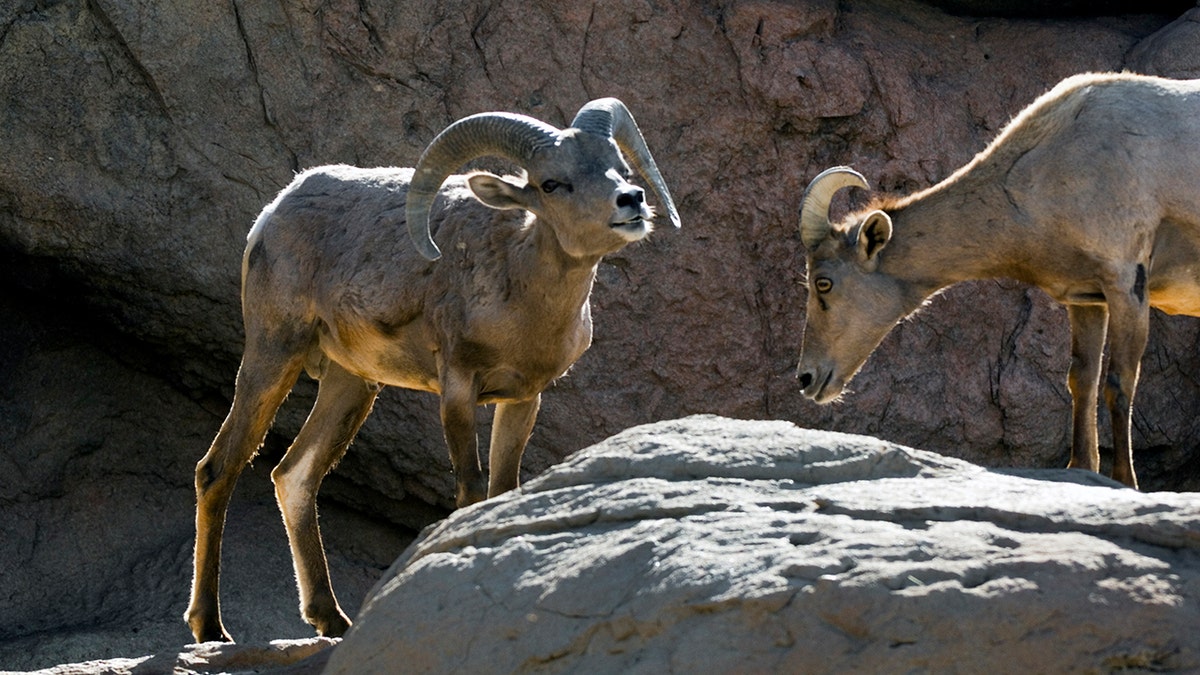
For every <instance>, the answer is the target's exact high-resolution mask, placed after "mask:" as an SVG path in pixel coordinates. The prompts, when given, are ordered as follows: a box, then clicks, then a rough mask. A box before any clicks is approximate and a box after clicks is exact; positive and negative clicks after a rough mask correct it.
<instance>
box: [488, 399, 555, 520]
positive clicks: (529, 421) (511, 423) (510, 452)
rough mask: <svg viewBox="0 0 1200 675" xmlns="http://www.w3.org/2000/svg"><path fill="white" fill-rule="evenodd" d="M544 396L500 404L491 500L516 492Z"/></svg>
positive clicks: (495, 419)
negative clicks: (500, 495)
mask: <svg viewBox="0 0 1200 675" xmlns="http://www.w3.org/2000/svg"><path fill="white" fill-rule="evenodd" d="M541 402H542V396H541V394H538V395H537V396H535V397H533V398H531V399H529V400H528V401H516V402H512V403H497V404H496V414H495V415H494V416H493V417H492V442H491V446H490V449H489V453H490V454H489V455H488V456H489V458H490V459H489V461H488V470H489V472H490V476H489V481H488V497H495V496H496V495H498V494H501V493H504V492H508V491H509V490H513V489H516V487H517V485H519V484H520V482H521V455H522V454H523V453H524V452H525V444H526V443H528V442H529V434H530V433H532V432H533V423H534V422H535V421H536V420H537V414H538V408H539V407H540V405H541Z"/></svg>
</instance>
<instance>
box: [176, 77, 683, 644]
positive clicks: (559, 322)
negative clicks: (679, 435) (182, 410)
mask: <svg viewBox="0 0 1200 675" xmlns="http://www.w3.org/2000/svg"><path fill="white" fill-rule="evenodd" d="M622 153H624V156H625V157H627V158H628V160H629V162H630V164H632V166H633V169H635V170H636V171H637V172H638V173H639V174H640V175H641V176H642V177H643V178H644V179H645V181H646V182H647V183H648V184H649V185H650V187H651V188H652V189H653V190H654V192H655V194H656V196H657V198H658V201H659V202H660V205H661V206H662V208H664V209H665V210H666V215H667V217H668V218H669V219H670V221H671V223H672V224H673V225H674V226H675V227H679V216H678V214H677V212H676V210H675V206H674V203H673V202H672V201H671V195H670V193H669V192H668V190H667V186H666V184H665V183H664V181H663V179H662V176H661V175H660V174H659V171H658V168H657V166H656V165H655V163H654V159H653V158H652V157H651V155H650V152H649V150H648V149H647V148H646V142H645V140H644V139H643V138H642V135H641V132H640V131H639V130H638V127H637V124H636V123H635V122H634V120H633V117H632V116H630V114H629V111H628V110H626V108H625V106H624V105H623V104H622V103H621V102H620V101H618V100H616V99H599V100H595V101H592V102H590V103H588V104H587V105H585V106H584V107H583V108H582V109H581V110H580V111H579V113H578V114H577V115H576V117H575V119H574V121H573V122H572V123H571V127H570V128H568V129H564V130H559V129H557V128H555V127H553V126H550V125H547V124H544V123H542V122H539V121H538V120H535V119H532V118H529V117H525V116H521V115H511V114H505V113H484V114H479V115H473V116H471V117H467V118H464V119H462V120H459V121H458V122H455V123H454V124H452V125H451V126H449V127H448V128H446V130H444V131H443V132H442V133H441V134H439V135H438V137H437V138H435V139H434V140H433V142H432V143H431V144H430V146H429V148H428V149H426V151H425V153H424V154H423V155H422V156H421V159H420V161H419V162H418V164H417V167H416V169H413V170H408V169H396V168H381V169H360V168H354V167H349V166H328V167H321V168H317V169H312V170H309V171H306V172H304V173H302V174H300V175H299V176H297V177H296V179H295V180H294V181H293V182H292V184H291V185H289V186H288V187H287V188H285V189H284V190H283V191H282V192H281V193H280V194H279V196H278V197H277V198H276V199H275V201H273V202H271V203H270V204H269V205H268V206H267V207H266V208H265V209H264V210H263V212H262V214H261V215H259V217H258V219H257V221H255V223H254V227H253V228H252V229H251V230H250V234H249V237H248V243H247V245H246V253H245V256H244V258H243V261H242V313H243V320H244V323H245V330H246V344H245V351H244V353H243V355H242V364H241V368H240V369H239V371H238V375H237V383H236V388H235V391H234V397H233V405H232V407H231V409H230V411H229V416H228V417H227V418H226V419H225V422H224V423H223V424H222V425H221V429H220V431H219V432H218V433H217V436H216V438H215V439H214V440H213V443H212V447H211V448H210V449H209V451H208V453H207V454H206V455H205V456H204V458H203V459H201V460H200V462H199V464H197V466H196V549H195V577H194V579H193V583H192V597H191V604H190V606H189V608H188V611H187V614H186V619H187V622H188V624H189V625H190V626H191V629H192V633H193V634H194V635H195V637H196V639H197V640H199V641H205V640H230V639H231V638H230V637H229V633H227V632H226V630H225V627H224V626H223V624H222V622H221V613H220V605H219V600H218V576H219V573H220V555H221V535H222V530H223V528H224V523H225V512H226V509H227V507H228V505H229V498H230V495H231V494H232V492H233V488H234V484H235V483H236V481H237V477H238V474H239V473H240V472H241V470H242V468H243V467H244V466H245V465H246V463H247V462H248V461H249V460H250V459H251V458H252V457H253V456H254V454H255V452H256V451H257V449H258V447H259V446H260V445H261V444H262V442H263V438H264V437H265V435H266V433H267V430H268V428H269V427H270V426H271V421H272V419H273V418H274V416H275V412H276V410H277V409H278V408H279V406H280V404H281V403H282V402H283V400H284V398H285V397H286V396H287V395H288V392H289V391H290V390H291V389H292V386H293V385H294V384H295V382H296V379H297V377H298V376H299V374H300V371H301V370H306V371H307V372H308V373H309V374H310V375H311V376H313V377H314V378H316V379H318V380H319V381H320V386H319V389H318V392H317V400H316V403H315V404H314V406H313V409H312V412H311V413H310V414H309V417H308V420H307V421H306V422H305V423H304V426H303V427H302V428H301V429H300V433H299V435H297V436H296V439H295V441H294V442H293V443H292V446H291V447H290V448H289V449H288V451H287V454H286V455H285V456H284V457H283V459H282V460H281V461H280V462H279V465H278V466H277V467H275V469H274V470H273V471H272V472H271V479H272V481H274V483H275V492H276V496H277V498H278V501H279V508H280V511H282V513H283V520H284V525H285V527H286V528H287V535H288V541H289V543H290V545H291V549H292V559H293V562H294V564H295V571H296V582H297V585H298V586H299V594H300V611H301V614H302V615H303V616H304V618H305V620H306V621H308V622H309V623H311V624H312V625H313V626H315V627H316V630H317V632H318V633H320V634H321V635H327V636H337V635H341V634H342V633H343V632H345V630H346V629H347V628H348V627H349V625H350V620H349V619H348V618H347V617H346V615H345V613H343V612H342V610H341V608H340V607H339V606H338V603H337V600H336V598H335V597H334V593H333V588H332V586H331V584H330V580H329V566H328V564H327V562H326V559H325V554H324V549H323V547H322V542H321V534H320V531H319V529H318V525H317V509H316V495H317V490H318V488H319V487H320V484H321V480H322V478H323V477H324V476H325V474H326V473H327V472H328V471H329V470H330V469H331V468H332V467H333V465H334V464H335V463H336V462H337V461H338V460H339V459H340V458H341V457H342V455H343V454H344V453H345V451H346V448H347V446H348V445H349V444H350V441H351V439H353V438H354V435H355V433H356V432H357V431H358V429H359V426H360V425H361V424H362V423H363V421H364V420H365V419H366V417H367V415H368V413H370V411H371V406H372V404H373V403H374V401H375V397H376V396H377V395H378V393H379V390H380V388H381V387H382V386H383V385H393V386H398V387H406V388H409V389H418V390H423V391H429V392H433V393H436V394H440V395H441V417H442V426H443V429H444V432H445V439H446V444H447V445H448V446H449V449H450V459H451V464H452V465H453V468H454V475H455V482H456V485H457V495H456V497H457V500H456V501H457V504H458V505H459V506H465V505H467V504H471V503H474V502H478V501H480V500H483V499H485V498H486V497H488V496H494V495H496V494H499V493H501V492H504V491H506V490H510V489H512V488H515V487H516V486H517V483H518V477H519V471H520V464H521V454H522V452H523V451H524V448H525V444H526V442H527V441H528V439H529V434H530V432H531V430H532V429H533V424H534V419H535V417H536V416H537V412H538V406H539V403H540V401H541V392H542V390H543V389H545V388H546V387H547V386H548V385H549V384H550V383H551V382H552V381H553V380H554V379H555V378H557V377H559V376H561V375H562V374H563V373H564V372H566V370H567V369H568V368H569V367H570V366H571V364H573V363H574V362H575V361H576V359H578V358H579V357H580V355H582V354H583V352H584V351H585V350H586V349H587V348H588V346H589V345H590V344H591V339H592V318H591V310H590V308H589V305H588V296H589V294H590V293H591V289H592V281H593V280H594V279H595V276H596V267H597V265H598V264H599V262H600V259H601V258H602V257H603V256H604V255H605V254H608V253H612V252H614V251H617V250H619V249H620V248H622V247H623V246H625V245H626V244H628V243H630V242H633V241H637V240H639V239H642V238H643V237H645V236H646V235H647V234H648V233H649V232H650V229H651V228H650V224H649V222H648V221H649V220H650V219H651V218H653V216H654V211H653V209H651V208H650V207H649V206H647V205H646V203H645V201H644V198H643V191H642V189H641V188H639V187H637V186H635V185H632V184H630V183H629V182H628V178H629V176H630V168H629V165H627V164H626V163H625V160H624V159H623V158H622ZM483 156H497V157H502V158H507V159H509V160H511V161H513V162H515V163H516V164H518V165H520V166H521V167H522V169H523V170H524V175H523V176H521V177H513V176H505V177H500V176H496V175H493V174H490V173H484V172H476V173H472V174H470V175H468V176H450V174H451V173H452V172H453V171H455V170H456V169H458V168H459V167H461V166H462V165H463V164H466V163H467V162H469V161H471V160H473V159H476V158H479V157H483ZM443 183H445V184H446V186H445V187H444V188H443V187H442V186H443ZM402 220H404V221H406V222H407V227H408V232H409V235H410V237H411V239H412V242H413V243H414V244H415V245H416V248H413V247H412V246H410V245H408V242H407V241H402V238H401V237H397V232H398V231H399V229H398V228H400V227H402V225H401V221H402ZM431 224H433V225H435V226H436V229H437V241H438V243H440V244H441V246H442V247H444V248H445V249H446V250H447V255H446V258H445V259H444V260H442V261H441V262H437V263H434V262H432V261H434V260H436V259H437V258H438V257H439V256H440V252H439V249H438V247H437V245H435V244H434V239H433V237H432V236H431V233H430V226H431ZM422 256H424V257H422ZM482 404H495V406H496V410H495V416H494V421H493V426H492V437H491V447H490V465H491V467H490V474H491V475H490V480H488V479H486V478H485V476H484V474H483V471H482V469H481V466H480V459H479V453H478V450H477V440H476V434H475V408H476V406H478V405H482Z"/></svg>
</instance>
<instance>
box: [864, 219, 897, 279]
mask: <svg viewBox="0 0 1200 675" xmlns="http://www.w3.org/2000/svg"><path fill="white" fill-rule="evenodd" d="M891 239H892V219H891V217H890V216H888V214H886V213H884V212H883V211H872V212H870V213H868V214H867V217H866V218H864V219H863V222H862V225H860V226H859V228H858V260H859V262H861V263H863V264H864V265H866V266H868V267H869V268H870V269H871V270H874V269H875V266H876V265H878V264H879V257H878V256H879V252H880V251H882V250H883V247H884V246H887V243H888V242H889V241H891Z"/></svg>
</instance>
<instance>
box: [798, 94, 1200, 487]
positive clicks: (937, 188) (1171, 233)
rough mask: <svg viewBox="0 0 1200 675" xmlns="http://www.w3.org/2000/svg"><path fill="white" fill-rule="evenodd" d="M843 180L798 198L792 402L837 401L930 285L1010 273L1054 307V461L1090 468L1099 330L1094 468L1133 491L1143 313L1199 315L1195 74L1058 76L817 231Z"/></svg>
mask: <svg viewBox="0 0 1200 675" xmlns="http://www.w3.org/2000/svg"><path fill="white" fill-rule="evenodd" d="M851 186H853V187H859V188H863V189H869V187H868V184H867V181H866V180H865V179H864V178H863V177H862V176H861V175H859V174H858V173H857V172H855V171H852V170H850V169H848V168H844V167H837V168H833V169H829V170H826V171H824V172H822V173H821V174H820V175H818V176H817V177H816V178H815V179H813V181H812V182H811V183H810V184H809V186H808V189H807V190H806V191H805V194H804V197H803V199H802V202H801V208H800V231H801V239H802V240H803V243H804V246H805V248H806V249H807V251H808V252H807V261H806V262H807V267H808V309H807V318H806V327H805V331H804V338H803V344H802V346H801V358H800V363H799V367H798V369H797V377H798V378H799V381H800V385H801V386H802V387H803V388H804V393H805V395H807V396H808V397H810V398H812V399H814V400H816V401H817V402H819V403H828V402H830V401H833V400H834V399H836V398H838V397H839V396H840V395H841V393H842V391H843V388H844V387H845V386H846V383H847V382H848V381H849V380H850V378H851V377H853V376H854V374H855V373H856V372H857V371H858V369H859V368H860V367H861V366H862V364H863V363H864V362H865V361H866V359H867V357H868V356H869V355H870V353H871V352H872V351H873V350H874V349H875V347H876V346H878V344H879V343H880V342H881V341H882V340H883V338H884V336H885V335H886V334H887V333H888V331H890V330H891V329H892V327H893V326H895V325H896V323H897V322H898V321H900V320H901V319H902V318H904V317H905V316H907V315H909V314H910V313H912V312H914V311H916V310H917V309H918V308H919V307H920V306H921V305H922V303H923V302H924V301H925V300H926V299H927V298H929V297H930V296H932V295H933V294H935V293H937V292H938V291H940V290H942V289H944V288H946V287H947V286H949V285H951V284H955V283H957V282H960V281H966V280H969V279H983V278H995V277H1008V278H1012V279H1016V280H1018V281H1022V282H1025V283H1028V284H1032V285H1036V286H1038V287H1040V288H1041V289H1042V290H1044V291H1045V292H1046V293H1048V294H1049V295H1050V296H1051V297H1052V298H1054V299H1055V300H1057V301H1058V302H1060V303H1062V304H1064V305H1066V307H1067V315H1068V317H1069V321H1070V325H1071V364H1070V369H1069V372H1068V378H1067V386H1068V389H1069V390H1070V393H1071V398H1072V402H1073V411H1072V412H1073V417H1074V422H1073V425H1074V428H1073V435H1072V447H1071V459H1070V463H1069V464H1068V466H1070V467H1077V468H1085V469H1090V470H1092V471H1097V470H1098V469H1099V448H1098V439H1097V434H1096V409H1097V405H1098V397H1099V390H1100V373H1101V367H1102V363H1101V359H1102V356H1103V353H1104V345H1105V339H1106V337H1107V340H1108V346H1109V366H1108V375H1107V377H1106V378H1105V382H1104V399H1105V402H1106V403H1107V405H1108V408H1109V410H1110V411H1111V413H1112V433H1113V452H1114V458H1113V470H1112V475H1113V478H1115V479H1117V480H1119V481H1121V482H1123V483H1125V484H1126V485H1129V486H1131V487H1136V486H1137V478H1136V475H1135V473H1134V469H1133V456H1132V447H1131V442H1130V428H1131V423H1132V421H1131V415H1132V410H1133V398H1134V390H1135V387H1136V385H1137V380H1138V369H1139V365H1140V361H1141V357H1142V352H1143V351H1144V349H1145V346H1146V339H1147V333H1148V330H1149V311H1150V307H1157V308H1158V309H1160V310H1162V311H1164V312H1167V313H1168V314H1187V315H1191V316H1200V80H1191V81H1179V80H1168V79H1162V78H1156V77H1147V76H1139V75H1132V74H1088V75H1078V76H1074V77H1071V78H1068V79H1066V80H1064V81H1063V82H1061V83H1059V84H1058V85H1057V86H1056V87H1054V88H1053V89H1052V90H1050V91H1049V92H1047V93H1046V94H1044V95H1043V96H1041V97H1040V98H1038V99H1037V100H1036V101H1034V102H1033V104H1031V105H1030V106H1029V107H1028V108H1026V109H1025V110H1024V111H1022V112H1021V113H1020V114H1018V115H1017V116H1016V117H1015V118H1014V119H1013V120H1012V121H1011V122H1010V123H1009V124H1008V125H1007V127H1006V128H1005V129H1004V131H1003V132H1001V134H1000V135H999V136H998V137H997V138H996V139H995V141H993V142H992V143H991V144H990V145H989V146H988V147H987V148H986V149H985V150H983V151H982V152H980V153H979V154H978V155H976V156H975V158H974V159H973V160H972V161H971V162H970V163H968V164H967V165H966V166H964V167H962V168H961V169H959V170H958V171H956V172H955V173H954V174H953V175H951V176H950V177H949V178H947V179H946V180H944V181H942V182H941V183H938V184H937V185H934V186H933V187H931V188H928V189H926V190H924V191H921V192H918V193H916V194H913V195H911V196H908V197H903V198H892V197H876V198H875V199H874V202H873V203H871V204H869V205H868V206H867V207H866V208H864V209H863V210H860V211H858V212H856V213H853V214H851V215H849V216H847V217H846V218H845V219H843V220H842V221H841V222H840V223H838V224H833V223H831V222H830V220H829V204H830V200H831V199H832V198H833V196H834V194H835V193H836V192H838V191H839V190H841V189H842V188H845V187H851Z"/></svg>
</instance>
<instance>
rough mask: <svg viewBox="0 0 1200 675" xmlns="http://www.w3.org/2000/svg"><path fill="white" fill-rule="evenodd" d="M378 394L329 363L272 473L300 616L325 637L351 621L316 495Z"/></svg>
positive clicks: (374, 388)
mask: <svg viewBox="0 0 1200 675" xmlns="http://www.w3.org/2000/svg"><path fill="white" fill-rule="evenodd" d="M378 392H379V386H378V385H376V384H374V383H369V382H366V381H364V380H363V379H362V378H360V377H358V376H356V375H353V374H351V373H349V372H347V371H346V370H345V369H343V368H342V367H341V366H339V365H338V364H336V363H330V364H329V366H328V368H327V370H326V372H325V374H324V375H323V376H322V377H321V385H320V388H319V389H318V390H317V402H316V403H315V404H314V405H313V409H312V412H311V413H310V414H309V416H308V420H307V421H306V422H305V423H304V426H303V427H302V428H301V429H300V433H299V434H298V435H297V436H296V440H295V442H293V443H292V446H291V447H290V448H288V451H287V454H286V455H284V457H283V459H282V460H281V461H280V462H279V465H278V466H276V467H275V470H274V471H272V472H271V480H272V481H274V483H275V497H276V499H277V500H278V502H279V510H280V512H281V513H282V514H283V524H284V526H285V527H286V528H287V535H288V544H290V545H291V549H292V563H293V565H294V566H295V571H296V585H297V588H298V590H299V592H300V615H301V616H303V617H304V620H305V621H307V622H308V623H310V624H312V625H313V626H314V627H315V628H316V629H317V633H319V634H320V635H324V636H326V637H340V636H341V635H342V634H344V633H345V632H346V630H347V629H348V628H349V627H350V619H349V618H347V617H346V613H345V612H343V611H342V608H341V606H340V605H338V601H337V597H336V596H335V595H334V593H333V584H332V583H331V582H330V579H329V562H328V561H327V560H326V558H325V547H324V544H323V543H322V540H321V529H320V526H319V524H318V521H317V492H318V491H319V490H320V488H321V481H322V479H324V478H325V474H327V473H329V470H330V469H331V468H332V467H333V465H334V464H336V463H337V461H338V460H339V459H341V457H342V456H343V455H344V454H345V453H346V448H347V447H348V446H349V445H350V441H351V440H352V439H353V438H354V436H355V434H357V433H358V429H359V427H360V426H362V423H363V422H364V421H365V420H366V419H367V415H368V414H370V412H371V406H372V405H373V404H374V402H375V397H376V395H377V394H378Z"/></svg>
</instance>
